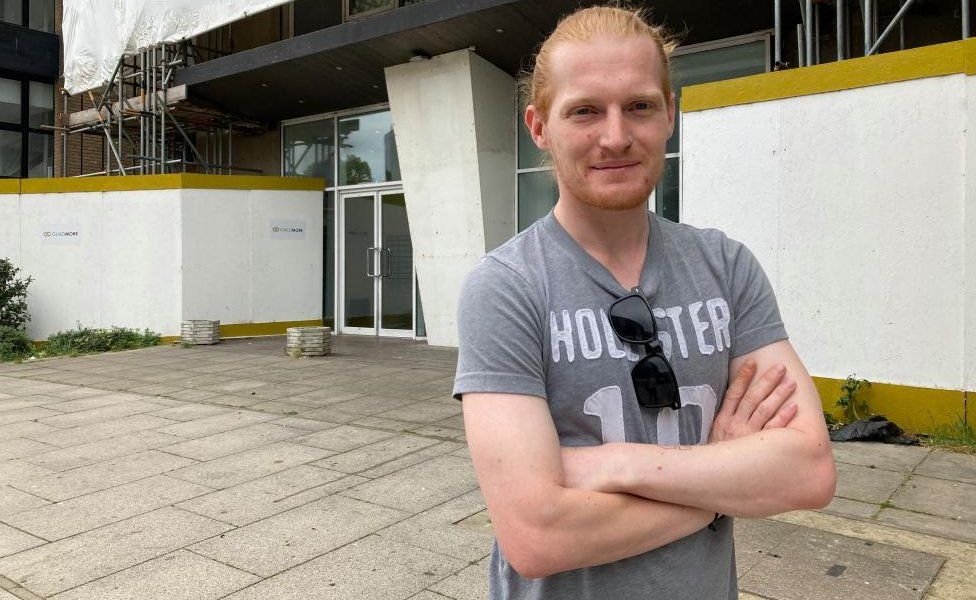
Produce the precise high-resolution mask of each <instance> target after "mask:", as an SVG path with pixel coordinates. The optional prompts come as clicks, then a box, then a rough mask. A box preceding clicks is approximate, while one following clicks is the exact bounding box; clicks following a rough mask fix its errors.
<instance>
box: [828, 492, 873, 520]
mask: <svg viewBox="0 0 976 600" xmlns="http://www.w3.org/2000/svg"><path fill="white" fill-rule="evenodd" d="M820 510H821V511H822V512H825V513H829V514H832V515H839V516H842V517H858V518H861V519H869V518H871V517H873V516H874V515H875V514H877V512H878V511H879V510H881V507H880V506H879V505H877V504H871V503H870V502H858V501H857V500H848V499H847V498H836V497H835V498H834V499H833V500H831V502H830V504H828V505H827V506H825V507H824V508H822V509H820Z"/></svg>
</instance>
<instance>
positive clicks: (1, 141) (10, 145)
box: [0, 131, 21, 177]
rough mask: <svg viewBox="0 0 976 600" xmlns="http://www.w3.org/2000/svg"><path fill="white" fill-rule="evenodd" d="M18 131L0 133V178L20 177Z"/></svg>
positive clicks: (19, 136) (19, 135) (19, 137)
mask: <svg viewBox="0 0 976 600" xmlns="http://www.w3.org/2000/svg"><path fill="white" fill-rule="evenodd" d="M20 139H21V134H20V132H19V131H0V177H20Z"/></svg>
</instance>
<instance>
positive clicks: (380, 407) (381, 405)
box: [331, 395, 412, 417]
mask: <svg viewBox="0 0 976 600" xmlns="http://www.w3.org/2000/svg"><path fill="white" fill-rule="evenodd" d="M411 402H412V401H411V400H404V399H402V398H398V397H397V396H394V395H390V396H359V397H357V398H353V399H352V400H346V401H344V402H339V403H337V404H332V405H331V406H332V407H333V408H335V409H336V410H339V411H342V412H348V413H354V414H357V415H362V416H364V417H365V416H369V415H375V414H377V413H382V412H386V411H388V410H392V409H394V408H399V407H401V406H404V405H407V404H411Z"/></svg>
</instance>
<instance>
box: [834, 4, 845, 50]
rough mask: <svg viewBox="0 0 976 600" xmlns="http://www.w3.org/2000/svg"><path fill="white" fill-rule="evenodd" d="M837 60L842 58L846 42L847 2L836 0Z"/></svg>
mask: <svg viewBox="0 0 976 600" xmlns="http://www.w3.org/2000/svg"><path fill="white" fill-rule="evenodd" d="M836 20H837V60H844V58H846V55H845V53H844V46H845V45H846V43H847V2H846V0H837V19H836Z"/></svg>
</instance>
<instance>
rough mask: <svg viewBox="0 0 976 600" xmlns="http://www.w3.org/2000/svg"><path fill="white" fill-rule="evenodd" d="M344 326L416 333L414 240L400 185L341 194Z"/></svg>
mask: <svg viewBox="0 0 976 600" xmlns="http://www.w3.org/2000/svg"><path fill="white" fill-rule="evenodd" d="M341 210H342V214H341V216H340V218H341V221H342V225H341V232H342V246H341V248H340V252H341V257H342V258H341V261H342V275H341V283H342V285H341V288H340V290H339V291H340V297H341V302H340V308H341V310H342V314H341V317H340V318H341V323H342V332H344V333H353V334H364V335H383V336H392V337H413V336H414V325H415V324H414V305H415V294H416V289H415V285H414V281H415V274H414V268H413V245H412V244H411V241H410V229H409V227H408V225H407V210H406V202H405V201H404V196H403V191H402V190H383V191H377V192H372V191H370V192H348V193H346V194H343V195H342V197H341Z"/></svg>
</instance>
